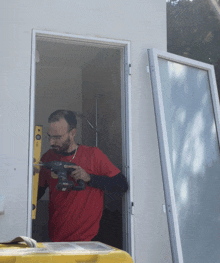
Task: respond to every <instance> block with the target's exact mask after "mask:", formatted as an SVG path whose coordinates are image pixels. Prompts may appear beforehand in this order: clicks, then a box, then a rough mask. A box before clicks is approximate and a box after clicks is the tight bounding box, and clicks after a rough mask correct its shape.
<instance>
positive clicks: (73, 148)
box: [66, 142, 78, 153]
mask: <svg viewBox="0 0 220 263" xmlns="http://www.w3.org/2000/svg"><path fill="white" fill-rule="evenodd" d="M77 147H78V145H77V144H76V143H75V142H74V143H73V144H72V145H70V147H69V149H68V150H67V151H66V153H71V152H73V151H74V150H76V149H77Z"/></svg>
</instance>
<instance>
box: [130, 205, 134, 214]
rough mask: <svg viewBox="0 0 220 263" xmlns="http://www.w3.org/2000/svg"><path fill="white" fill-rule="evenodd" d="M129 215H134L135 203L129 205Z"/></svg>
mask: <svg viewBox="0 0 220 263" xmlns="http://www.w3.org/2000/svg"><path fill="white" fill-rule="evenodd" d="M129 213H130V214H131V215H134V202H131V203H130V205H129Z"/></svg>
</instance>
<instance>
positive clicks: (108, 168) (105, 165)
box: [94, 148, 120, 177]
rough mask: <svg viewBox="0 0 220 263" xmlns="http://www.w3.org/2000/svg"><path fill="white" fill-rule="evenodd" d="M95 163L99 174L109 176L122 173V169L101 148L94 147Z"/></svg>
mask: <svg viewBox="0 0 220 263" xmlns="http://www.w3.org/2000/svg"><path fill="white" fill-rule="evenodd" d="M94 163H95V168H96V172H97V174H98V175H107V176H109V177H113V176H115V175H116V174H118V173H120V170H119V169H118V168H117V167H116V166H115V165H114V164H113V163H112V162H111V161H110V160H109V159H108V157H107V156H106V155H105V154H104V153H103V152H102V151H101V150H100V149H99V148H94Z"/></svg>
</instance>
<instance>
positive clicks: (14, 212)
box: [0, 0, 171, 263]
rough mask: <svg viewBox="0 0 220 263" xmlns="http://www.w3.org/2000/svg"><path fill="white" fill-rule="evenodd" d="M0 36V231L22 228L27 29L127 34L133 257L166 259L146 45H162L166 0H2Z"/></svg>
mask: <svg viewBox="0 0 220 263" xmlns="http://www.w3.org/2000/svg"><path fill="white" fill-rule="evenodd" d="M0 19H1V23H0V25H1V27H0V30H1V43H0V47H1V48H0V55H1V63H0V138H1V139H0V158H1V159H0V181H1V183H0V195H4V196H5V203H6V209H5V214H4V215H0V232H1V235H0V239H1V241H3V240H8V239H12V238H14V237H15V236H18V235H26V233H27V232H26V230H27V229H26V227H27V187H28V181H27V178H28V146H29V143H28V139H29V106H30V104H29V103H30V100H29V97H30V68H31V31H32V29H38V30H47V31H54V32H60V33H70V34H79V35H83V36H93V37H103V38H110V39H117V40H127V41H130V42H131V63H132V77H131V85H132V91H131V111H132V114H131V119H132V126H131V129H132V130H131V134H132V138H131V141H132V146H133V147H132V163H133V167H132V174H133V184H134V204H135V216H134V217H135V220H134V229H135V234H134V238H135V240H134V244H135V252H136V258H135V262H137V263H140V262H144V263H146V262H150V263H161V262H171V256H170V247H169V240H168V230H167V223H166V216H165V214H164V213H163V211H162V204H163V203H164V198H163V188H162V178H161V170H160V161H159V152H158V145H157V135H156V126H155V117H154V108H153V99H152V91H151V85H150V77H149V73H147V71H146V66H147V63H148V62H147V49H148V48H151V47H155V48H157V49H161V50H166V1H164V0H148V1H143V0H136V1H131V0H129V1H127V0H121V1H110V0H103V1H98V0H94V1H90V0H81V1H75V0H64V1H61V0H47V1H36V0H20V1H14V0H7V1H6V0H5V1H2V2H1V9H0Z"/></svg>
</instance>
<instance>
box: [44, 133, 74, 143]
mask: <svg viewBox="0 0 220 263" xmlns="http://www.w3.org/2000/svg"><path fill="white" fill-rule="evenodd" d="M69 132H70V131H68V132H66V133H65V134H63V135H53V136H51V135H50V134H48V133H47V138H48V140H49V141H50V140H52V139H53V140H54V141H59V140H60V139H61V138H62V137H63V136H64V135H66V134H67V133H69Z"/></svg>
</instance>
